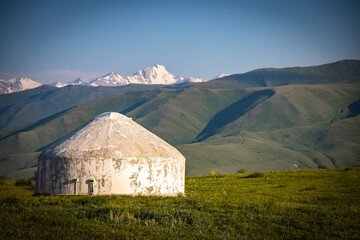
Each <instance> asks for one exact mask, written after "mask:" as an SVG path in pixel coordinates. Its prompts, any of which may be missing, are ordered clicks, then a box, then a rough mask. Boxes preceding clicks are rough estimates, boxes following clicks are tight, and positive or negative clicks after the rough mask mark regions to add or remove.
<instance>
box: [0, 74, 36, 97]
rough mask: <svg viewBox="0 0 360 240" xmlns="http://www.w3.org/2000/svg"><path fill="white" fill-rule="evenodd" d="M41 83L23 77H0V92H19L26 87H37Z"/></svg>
mask: <svg viewBox="0 0 360 240" xmlns="http://www.w3.org/2000/svg"><path fill="white" fill-rule="evenodd" d="M41 85H42V84H41V83H38V82H35V81H33V80H31V79H29V78H25V77H18V78H14V79H10V80H4V79H0V94H6V93H12V92H20V91H24V90H26V89H32V88H37V87H40V86H41Z"/></svg>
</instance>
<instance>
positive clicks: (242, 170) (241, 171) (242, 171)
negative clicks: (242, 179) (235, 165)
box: [236, 168, 245, 173]
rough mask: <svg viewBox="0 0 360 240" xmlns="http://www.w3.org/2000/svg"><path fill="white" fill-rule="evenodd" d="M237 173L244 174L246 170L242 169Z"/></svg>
mask: <svg viewBox="0 0 360 240" xmlns="http://www.w3.org/2000/svg"><path fill="white" fill-rule="evenodd" d="M236 172H237V173H244V172H245V169H243V168H241V169H239V170H237V171H236Z"/></svg>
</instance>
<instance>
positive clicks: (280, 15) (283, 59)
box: [0, 0, 360, 83]
mask: <svg viewBox="0 0 360 240" xmlns="http://www.w3.org/2000/svg"><path fill="white" fill-rule="evenodd" d="M343 59H360V1H357V0H354V1H350V0H324V1H320V0H262V1H261V0H237V1H230V0H218V1H205V0H199V1H197V0H192V1H181V0H178V1H172V0H168V1H156V0H155V1H152V0H147V1H136V0H131V1H120V0H119V1H105V0H103V1H101V0H98V1H75V0H71V1H66V0H61V1H59V0H56V1H53V0H46V1H36V0H34V1H28V0H22V1H21V0H1V1H0V78H4V79H9V78H10V77H13V76H17V75H19V74H20V75H23V76H24V75H25V76H29V77H31V78H32V79H33V80H36V81H40V82H43V83H45V82H54V81H65V82H66V81H70V80H74V79H75V78H77V77H80V76H97V75H103V74H105V73H107V72H110V71H115V72H119V73H122V74H132V73H135V72H137V71H138V70H140V69H143V68H145V67H148V66H152V65H154V64H162V65H164V66H165V67H166V68H167V69H168V70H169V71H170V72H172V73H173V74H175V75H179V74H182V75H185V76H198V77H202V78H204V79H205V80H208V79H212V78H213V77H214V76H216V75H218V74H220V73H242V72H246V71H250V70H253V69H257V68H263V67H287V66H308V65H318V64H323V63H329V62H335V61H338V60H343Z"/></svg>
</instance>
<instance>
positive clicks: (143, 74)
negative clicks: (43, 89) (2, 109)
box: [0, 64, 203, 94]
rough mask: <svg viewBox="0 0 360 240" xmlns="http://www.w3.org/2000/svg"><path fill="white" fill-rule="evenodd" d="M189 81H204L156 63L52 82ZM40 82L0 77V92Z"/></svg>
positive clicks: (86, 83) (58, 84) (158, 82)
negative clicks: (128, 72) (126, 71)
mask: <svg viewBox="0 0 360 240" xmlns="http://www.w3.org/2000/svg"><path fill="white" fill-rule="evenodd" d="M188 82H203V80H202V79H201V78H196V77H184V76H177V77H176V76H174V75H173V74H172V73H171V72H169V71H168V70H167V69H166V68H165V67H164V66H163V65H159V64H156V65H154V66H153V67H147V68H145V69H143V70H140V71H139V72H137V73H135V74H132V75H123V74H120V73H116V72H110V73H108V74H106V75H104V76H102V77H97V78H94V79H91V78H86V77H80V78H78V79H76V80H74V81H72V82H69V83H62V82H56V83H53V84H50V85H52V86H55V87H65V86H67V85H84V86H92V87H99V86H107V87H116V86H124V85H129V84H146V85H151V84H160V85H173V84H182V83H188ZM41 85H42V84H41V83H39V82H35V81H33V80H31V79H29V78H16V79H11V80H3V79H0V94H6V93H13V92H19V91H24V90H27V89H32V88H36V87H39V86H41Z"/></svg>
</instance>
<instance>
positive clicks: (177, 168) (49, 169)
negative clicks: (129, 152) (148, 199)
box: [36, 158, 185, 196]
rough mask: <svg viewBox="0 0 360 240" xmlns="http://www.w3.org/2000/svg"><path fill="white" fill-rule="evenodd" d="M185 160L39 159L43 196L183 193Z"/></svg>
mask: <svg viewBox="0 0 360 240" xmlns="http://www.w3.org/2000/svg"><path fill="white" fill-rule="evenodd" d="M184 176H185V159H181V160H178V159H162V158H155V159H144V158H129V159H120V160H117V159H112V158H107V159H95V158H94V159H90V160H89V159H88V160H85V159H70V160H69V159H59V158H55V159H39V165H38V179H37V186H36V192H37V193H40V194H50V195H57V194H65V195H72V194H74V193H75V188H74V187H75V182H74V180H75V179H78V181H77V183H76V191H77V194H80V195H82V194H90V185H89V184H90V182H89V181H90V180H94V183H93V190H94V192H93V194H95V195H103V194H131V195H163V196H174V195H177V194H183V193H184V190H185V189H184V186H185V185H184V181H185V179H184Z"/></svg>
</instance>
